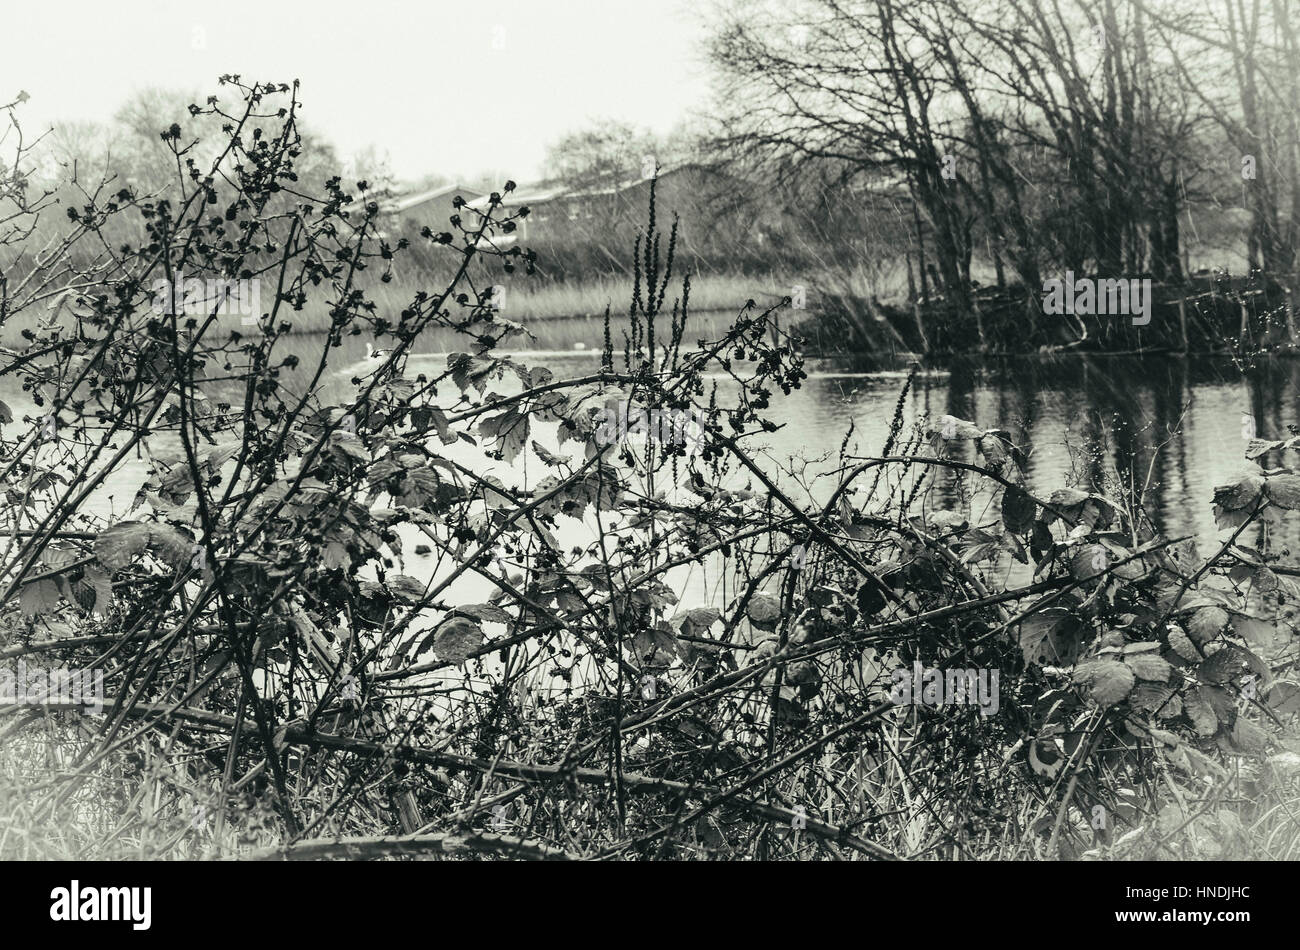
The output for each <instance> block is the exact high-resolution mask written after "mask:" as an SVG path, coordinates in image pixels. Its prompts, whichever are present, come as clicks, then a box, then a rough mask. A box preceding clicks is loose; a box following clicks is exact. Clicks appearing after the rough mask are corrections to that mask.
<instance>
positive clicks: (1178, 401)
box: [0, 314, 1300, 537]
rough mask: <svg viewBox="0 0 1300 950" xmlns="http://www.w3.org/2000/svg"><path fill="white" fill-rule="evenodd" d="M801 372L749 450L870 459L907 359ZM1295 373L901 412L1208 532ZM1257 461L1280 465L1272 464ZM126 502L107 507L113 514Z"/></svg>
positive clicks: (566, 346) (1009, 397)
mask: <svg viewBox="0 0 1300 950" xmlns="http://www.w3.org/2000/svg"><path fill="white" fill-rule="evenodd" d="M728 322H729V315H726V314H716V315H706V316H705V317H695V318H693V322H692V324H691V325H690V326H689V328H688V331H687V334H686V338H687V340H694V339H696V338H700V337H710V336H713V335H714V334H716V333H719V332H721V330H722V329H723V328H724V327H725V325H726V324H727V323H728ZM534 332H535V334H536V335H535V337H534V338H533V339H525V340H520V341H517V342H515V343H513V344H511V346H510V347H509V348H510V349H512V350H513V351H514V352H515V355H516V357H517V358H518V359H519V360H520V361H521V362H525V363H529V364H540V365H545V366H548V367H549V368H550V369H552V370H553V371H554V373H555V374H556V376H557V377H563V376H565V375H577V374H582V373H587V372H590V371H592V370H593V369H594V368H595V367H596V366H598V364H599V350H600V346H601V341H602V338H603V322H602V321H601V320H600V319H598V318H579V319H574V320H563V321H553V322H550V323H546V324H541V325H539V326H538V327H535V328H534ZM444 336H445V338H444V337H440V336H438V335H437V334H432V335H430V336H429V337H428V338H426V339H422V340H421V341H420V346H419V348H418V352H417V353H416V354H415V355H414V356H413V357H412V359H411V360H410V363H409V365H408V375H410V376H414V375H416V374H418V373H425V374H427V375H430V376H432V375H434V374H435V373H437V372H440V371H441V370H443V369H444V368H445V367H446V354H447V353H448V352H453V351H458V350H464V349H466V348H467V346H466V341H465V339H464V338H463V337H461V338H457V337H455V336H453V335H450V334H446V335H444ZM324 342H325V341H324V338H323V337H320V336H306V335H303V336H296V337H292V338H288V339H287V341H285V342H283V343H282V344H281V346H280V347H279V348H277V349H278V350H282V353H289V352H292V353H294V354H295V355H297V356H298V357H299V360H300V368H299V370H298V371H297V372H296V373H294V374H290V376H289V377H288V380H287V381H288V382H289V384H290V385H291V386H292V385H297V384H298V383H300V382H301V383H304V384H305V381H306V380H307V379H308V378H310V374H311V372H312V370H314V367H315V365H316V363H317V361H318V360H319V358H320V356H321V352H322V347H323V346H324ZM367 342H368V341H367V340H366V339H364V338H363V337H349V338H347V339H345V341H344V343H343V345H342V346H340V347H338V348H337V349H336V350H334V351H333V352H331V353H330V354H329V363H330V367H331V368H330V369H329V370H327V372H326V375H325V377H324V382H325V390H324V392H322V393H321V396H322V398H323V399H325V400H327V401H332V400H336V399H337V400H340V401H341V400H344V399H346V397H347V395H348V393H349V391H350V390H351V384H350V381H349V380H350V376H351V375H352V374H353V372H356V371H357V369H356V368H357V367H362V368H364V367H365V365H366V363H367V362H368V361H365V360H364V357H365V355H366V346H367ZM808 369H809V374H810V378H809V379H808V380H806V381H805V384H804V386H803V388H802V389H800V390H798V391H796V392H795V393H793V394H792V395H791V396H789V397H781V396H780V395H779V394H778V395H777V396H776V397H774V400H773V404H772V414H771V418H772V420H773V421H774V422H775V423H776V424H777V425H778V426H780V428H779V429H778V430H777V431H776V432H774V433H770V434H767V435H764V436H761V437H760V438H758V439H757V440H755V442H753V443H751V444H752V445H753V446H754V447H755V448H758V447H759V446H761V447H762V448H763V449H765V454H766V456H767V459H768V462H769V463H770V464H771V465H772V466H773V467H774V468H773V470H774V471H775V467H776V466H778V465H779V464H781V463H782V462H783V461H785V460H788V459H790V458H791V457H804V458H814V457H818V456H829V457H833V456H834V455H835V453H836V452H837V450H838V448H839V446H840V444H841V443H842V442H843V441H844V438H845V435H846V433H847V432H848V431H849V427H850V425H852V427H853V437H852V439H851V441H850V449H851V450H855V451H856V452H857V454H863V455H870V454H875V453H877V452H879V451H880V449H881V447H882V446H883V444H884V441H885V439H886V437H887V434H888V429H889V425H890V421H891V419H892V417H893V412H894V407H895V405H896V403H897V401H898V397H899V393H900V392H901V389H902V386H903V383H904V380H905V379H906V376H907V369H908V367H907V365H906V364H905V363H903V362H901V361H880V360H872V359H869V358H864V359H857V360H810V361H809V365H808ZM1298 373H1300V364H1297V363H1296V362H1295V361H1293V360H1286V359H1271V360H1270V359H1264V360H1259V361H1257V362H1256V364H1255V365H1253V366H1252V367H1250V368H1248V369H1241V368H1238V367H1237V366H1234V365H1233V364H1232V363H1231V362H1230V361H1227V360H1213V359H1180V358H1176V357H1169V356H1151V357H1145V358H1144V357H1104V356H1084V355H1067V356H1059V357H1029V358H1021V359H1004V360H998V361H985V362H979V361H974V360H955V361H951V362H947V363H944V364H942V365H938V366H931V367H928V368H925V369H923V370H921V371H920V372H919V374H918V376H917V379H916V381H915V384H914V387H913V389H912V391H911V393H910V394H909V396H908V398H907V400H906V401H905V406H904V409H905V417H906V419H907V420H908V422H909V423H910V421H911V420H912V419H914V418H917V417H919V416H921V415H923V414H927V413H928V414H932V415H937V414H940V413H949V414H952V415H954V416H957V417H959V418H963V419H969V420H971V421H973V422H974V423H976V424H977V425H978V426H980V427H981V428H984V429H990V428H1003V429H1006V430H1008V431H1009V432H1010V433H1011V437H1012V439H1013V440H1014V441H1015V442H1017V443H1018V444H1019V445H1021V446H1023V448H1024V449H1025V451H1026V453H1027V454H1028V457H1029V478H1030V484H1031V486H1032V487H1033V488H1034V489H1035V490H1037V491H1040V492H1042V493H1047V492H1050V491H1051V490H1052V489H1054V488H1057V487H1060V486H1063V485H1065V484H1067V483H1077V484H1079V485H1081V486H1083V487H1093V488H1101V487H1103V486H1104V485H1107V484H1110V483H1112V482H1113V481H1114V480H1115V479H1118V480H1119V481H1120V482H1122V483H1123V484H1125V485H1128V486H1132V487H1133V488H1135V489H1141V490H1142V492H1143V493H1144V496H1145V500H1146V507H1147V511H1148V514H1149V515H1150V516H1151V518H1152V519H1153V520H1154V521H1155V522H1156V523H1157V524H1158V525H1159V526H1161V527H1162V528H1163V530H1164V531H1165V532H1166V533H1174V534H1184V533H1194V534H1198V535H1201V536H1203V537H1209V536H1212V535H1213V534H1214V532H1215V526H1214V521H1213V516H1212V513H1211V509H1210V502H1211V498H1212V496H1213V488H1214V485H1215V484H1218V483H1222V482H1224V481H1226V480H1228V479H1229V478H1230V477H1231V475H1232V474H1233V473H1234V471H1236V470H1239V469H1240V467H1241V466H1242V465H1243V464H1244V459H1243V454H1242V453H1243V450H1244V448H1245V444H1246V439H1247V438H1248V436H1249V434H1250V430H1249V424H1248V423H1249V420H1253V425H1254V428H1255V430H1257V431H1258V433H1259V435H1260V436H1261V437H1265V438H1277V437H1281V436H1285V435H1287V434H1288V431H1287V427H1288V426H1290V425H1294V424H1295V423H1296V422H1297V419H1296V415H1297V413H1296V397H1297V393H1300V379H1297V374H1298ZM719 382H720V385H721V386H725V385H728V384H729V383H728V381H727V380H725V379H722V378H720V379H719ZM214 395H215V394H214ZM223 395H226V396H227V398H230V397H233V396H235V395H236V394H235V393H233V392H232V393H228V394H223ZM0 398H3V399H4V400H5V401H6V402H9V403H10V405H11V406H12V407H13V408H14V409H15V410H16V411H17V412H19V413H21V412H31V411H33V410H32V407H31V404H30V401H29V400H27V399H25V398H24V396H23V394H22V393H21V392H19V391H18V386H17V381H16V380H15V379H13V378H12V377H9V378H4V379H0ZM232 401H233V400H232ZM1244 420H1245V421H1244ZM1262 461H1263V463H1264V464H1265V465H1266V466H1276V465H1280V464H1283V461H1284V460H1282V459H1279V458H1277V457H1276V456H1273V457H1267V458H1265V459H1263V460H1262ZM132 464H133V467H140V466H142V464H143V463H142V462H133V463H132ZM130 474H132V475H134V473H130ZM127 475H128V473H126V472H124V473H121V474H120V475H116V476H115V477H114V479H113V482H114V483H115V484H119V485H121V486H123V487H125V486H126V484H127V483H128V482H130V478H129V477H126V476H127ZM959 477H960V476H957V475H954V474H953V473H951V472H940V473H937V476H936V481H937V484H938V486H939V489H940V492H941V493H942V495H941V497H945V498H948V499H952V498H954V497H956V493H957V491H958V488H959V486H958V483H957V479H958V478H959ZM134 484H135V485H138V484H139V482H138V480H137V481H136V482H135V483H134ZM125 500H126V499H125V498H119V499H118V508H119V510H120V509H121V502H122V501H125ZM974 514H975V515H976V516H977V517H980V518H982V519H985V520H987V518H988V517H996V509H994V511H993V512H992V513H988V512H982V511H975V512H974Z"/></svg>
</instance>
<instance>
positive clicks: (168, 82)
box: [0, 0, 708, 181]
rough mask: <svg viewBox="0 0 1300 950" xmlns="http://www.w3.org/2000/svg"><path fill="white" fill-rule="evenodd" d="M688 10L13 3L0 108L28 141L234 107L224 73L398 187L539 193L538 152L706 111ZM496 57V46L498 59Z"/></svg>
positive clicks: (226, 1) (679, 5) (2, 40)
mask: <svg viewBox="0 0 1300 950" xmlns="http://www.w3.org/2000/svg"><path fill="white" fill-rule="evenodd" d="M691 6H694V4H689V0H363V2H361V3H353V2H343V0H322V2H315V3H311V2H304V0H222V2H221V3H219V4H211V5H200V4H196V3H192V2H163V0H95V2H89V0H54V2H52V0H23V2H21V3H17V4H6V9H5V12H4V17H3V23H4V30H3V33H0V101H4V102H8V101H10V99H12V98H13V97H14V96H15V95H17V93H18V91H19V90H20V89H25V90H26V91H27V92H28V93H29V94H30V95H31V97H32V98H31V101H29V102H28V103H27V105H26V106H25V107H23V108H22V110H21V111H20V113H19V116H20V118H21V119H22V121H23V123H24V128H25V129H26V130H27V132H28V133H29V134H30V133H32V132H34V131H36V130H37V129H40V128H45V127H47V126H48V125H49V124H50V123H53V122H56V121H58V120H59V119H64V118H70V119H95V120H101V121H103V120H107V119H109V118H110V117H111V116H112V115H113V113H114V112H116V111H117V109H118V108H119V107H120V106H121V105H122V103H123V102H124V101H125V100H126V98H127V97H128V96H130V94H131V93H132V92H133V91H134V90H137V89H140V88H144V87H148V86H163V87H167V88H179V89H186V90H195V91H198V92H200V93H201V94H202V95H204V96H206V95H210V94H219V95H222V98H223V99H227V97H228V96H229V90H228V89H227V91H226V93H225V94H222V93H221V90H220V89H219V88H218V86H217V83H216V79H217V77H218V76H219V75H221V74H222V73H240V74H242V76H243V78H244V79H245V80H250V79H258V80H260V81H274V82H289V81H292V80H293V79H295V78H297V79H301V80H302V94H301V98H302V101H303V103H304V107H303V111H302V113H301V115H302V118H303V121H304V122H307V123H309V124H311V125H312V126H313V127H314V128H315V129H316V130H317V131H318V132H321V133H323V134H324V135H325V136H327V137H328V138H330V139H332V140H333V142H334V143H335V144H336V145H337V146H338V148H339V151H340V155H341V156H342V157H343V158H348V157H351V156H352V155H353V154H354V153H355V152H357V151H358V150H359V149H361V148H363V147H364V146H366V145H367V144H371V143H373V144H374V145H376V146H378V147H379V148H380V149H381V150H387V152H388V153H389V155H390V157H391V160H392V167H393V171H394V172H395V173H396V174H397V176H398V177H399V178H415V177H418V176H420V175H422V174H424V173H427V172H439V173H443V174H448V175H455V174H460V175H471V174H474V173H476V172H488V171H495V172H500V173H502V174H503V175H509V176H512V177H514V178H516V179H518V180H520V181H526V180H528V179H530V178H534V177H536V176H537V174H538V173H539V171H540V163H541V159H542V156H543V154H544V151H545V147H546V144H547V143H548V142H551V141H553V140H554V139H556V138H557V137H558V136H559V135H561V134H562V133H564V132H566V131H570V130H572V129H574V128H578V127H581V126H583V125H585V124H586V123H587V122H588V121H589V120H592V119H598V118H604V117H610V118H616V119H622V120H624V121H629V122H633V123H635V124H637V125H640V126H645V127H648V128H650V129H652V130H654V131H656V132H666V131H668V130H669V129H670V128H671V127H672V126H673V125H674V124H676V123H677V122H678V121H679V120H680V119H682V118H685V117H686V115H687V114H688V113H690V112H691V111H692V110H696V109H699V108H701V107H702V106H703V105H704V102H703V97H704V96H705V95H706V93H707V89H708V84H707V81H706V78H705V76H706V74H705V70H704V67H703V66H702V64H701V62H700V43H699V42H698V41H699V39H701V38H702V36H701V32H700V31H701V26H700V21H699V18H698V17H697V16H696V15H695V14H693V13H692V12H690V7H691ZM496 45H504V48H503V49H497V48H494V46H496Z"/></svg>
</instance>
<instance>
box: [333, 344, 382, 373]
mask: <svg viewBox="0 0 1300 950" xmlns="http://www.w3.org/2000/svg"><path fill="white" fill-rule="evenodd" d="M391 352H392V350H377V349H375V347H374V345H373V344H371V343H369V342H367V343H366V355H365V356H363V357H362V358H361V359H359V360H357V361H356V362H355V363H353V364H352V365H351V366H349V367H347V369H344V370H342V372H343V373H344V374H346V375H350V376H368V375H370V374H371V373H373V372H374V371H375V370H377V369H379V366H380V364H381V363H382V362H383V361H384V360H385V359H386V358H387V357H388V354H389V353H391Z"/></svg>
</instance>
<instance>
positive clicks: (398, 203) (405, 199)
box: [384, 182, 482, 214]
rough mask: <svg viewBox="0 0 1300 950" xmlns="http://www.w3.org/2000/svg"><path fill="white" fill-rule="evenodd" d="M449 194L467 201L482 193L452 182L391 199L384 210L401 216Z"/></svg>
mask: <svg viewBox="0 0 1300 950" xmlns="http://www.w3.org/2000/svg"><path fill="white" fill-rule="evenodd" d="M451 194H460V195H464V196H465V197H466V198H467V199H468V198H477V197H478V196H479V195H481V194H482V192H481V191H479V190H478V189H477V188H466V187H465V186H464V185H461V184H458V183H454V182H453V183H452V184H450V185H439V186H438V187H437V188H430V189H429V190H427V191H420V192H416V193H415V194H410V195H402V196H400V197H397V198H393V199H391V200H390V201H388V202H387V203H386V204H385V207H384V210H385V211H388V212H390V213H392V214H401V213H402V212H404V211H410V210H411V209H412V208H418V207H419V206H420V205H422V204H427V203H428V202H430V201H437V200H438V199H439V198H443V197H446V196H447V195H451Z"/></svg>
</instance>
